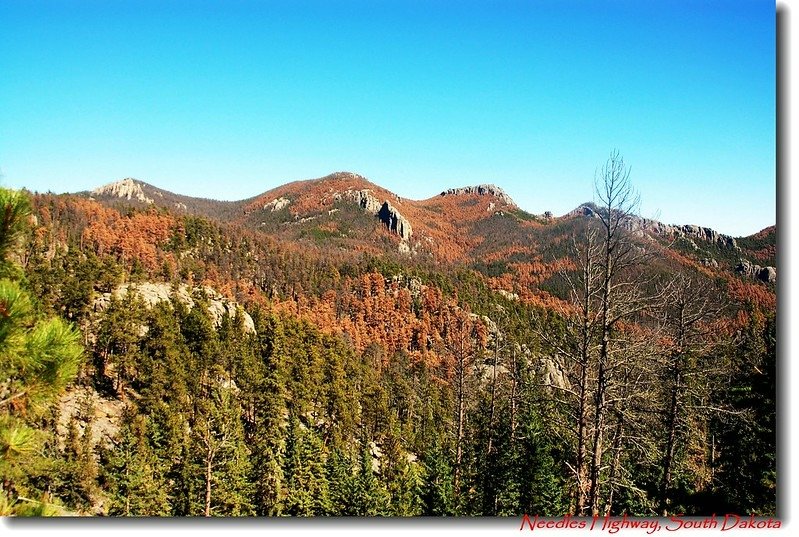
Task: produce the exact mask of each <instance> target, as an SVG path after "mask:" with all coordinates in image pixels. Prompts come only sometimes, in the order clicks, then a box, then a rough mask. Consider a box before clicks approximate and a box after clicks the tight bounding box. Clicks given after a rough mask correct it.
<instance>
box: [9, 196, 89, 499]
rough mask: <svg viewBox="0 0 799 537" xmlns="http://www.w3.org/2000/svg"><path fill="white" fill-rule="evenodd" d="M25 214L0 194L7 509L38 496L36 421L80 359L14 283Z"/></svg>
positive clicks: (56, 324)
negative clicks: (32, 475)
mask: <svg viewBox="0 0 799 537" xmlns="http://www.w3.org/2000/svg"><path fill="white" fill-rule="evenodd" d="M29 210H30V204H29V202H28V199H27V197H26V196H25V195H24V194H22V193H20V192H15V191H11V190H7V189H3V188H0V278H1V279H0V379H3V380H0V496H3V497H5V498H6V499H7V501H8V502H9V504H14V503H15V501H16V500H15V499H16V497H17V496H18V495H20V494H26V495H29V496H31V495H36V494H37V492H36V491H35V490H31V489H30V488H29V485H28V483H27V472H28V470H27V469H26V468H29V467H30V466H32V459H36V458H39V457H41V455H40V449H41V446H42V443H43V440H44V437H45V435H46V433H45V432H44V431H41V430H38V429H37V423H36V418H37V417H38V416H40V415H42V414H43V413H44V412H45V411H46V410H47V408H48V407H49V406H50V405H51V404H52V403H53V401H54V400H55V398H56V397H57V396H58V394H59V393H60V392H61V391H62V390H64V388H65V387H66V386H67V385H68V384H69V383H70V382H71V381H72V380H73V379H74V378H75V376H76V374H77V372H78V367H79V364H80V362H81V359H82V353H83V350H82V348H81V346H80V344H79V341H80V337H79V334H78V333H77V331H75V330H74V329H73V328H72V327H71V326H69V325H68V324H67V323H65V322H64V321H62V320H61V319H58V318H45V319H43V318H40V317H39V316H38V315H37V314H36V311H35V309H34V307H33V305H32V303H31V299H30V297H29V296H28V294H27V293H26V292H25V291H24V290H23V289H22V287H21V286H20V284H19V283H18V282H17V281H13V280H18V279H19V278H20V277H21V269H20V268H19V267H18V266H17V265H16V264H15V263H14V261H13V259H14V256H15V255H16V253H17V247H18V244H19V240H20V239H21V237H22V235H23V233H24V232H25V230H26V226H27V222H28V220H27V217H28V214H29ZM45 511H46V509H45ZM20 512H21V511H20ZM42 512H44V511H42Z"/></svg>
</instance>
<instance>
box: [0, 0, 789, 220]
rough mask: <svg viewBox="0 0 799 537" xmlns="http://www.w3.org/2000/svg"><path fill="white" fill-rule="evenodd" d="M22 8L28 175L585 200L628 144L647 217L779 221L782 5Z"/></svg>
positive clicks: (8, 45) (179, 188)
mask: <svg viewBox="0 0 799 537" xmlns="http://www.w3.org/2000/svg"><path fill="white" fill-rule="evenodd" d="M0 21H1V23H2V31H0V73H2V83H0V169H2V173H3V174H4V178H3V179H2V180H1V181H2V182H3V183H4V184H5V185H7V186H12V187H21V186H25V187H27V188H29V189H31V190H37V191H48V190H52V191H54V192H64V191H77V190H84V189H90V188H93V187H95V186H98V185H100V184H103V183H107V182H110V181H112V180H116V179H120V178H123V177H136V178H138V179H141V180H144V181H147V182H150V183H153V184H155V185H156V186H159V187H161V188H165V189H168V190H172V191H176V192H179V193H185V194H189V195H195V196H203V197H216V198H220V199H239V198H244V197H249V196H252V195H255V194H258V193H261V192H263V191H265V190H268V189H270V188H273V187H275V186H278V185H280V184H282V183H285V182H288V181H292V180H297V179H307V178H313V177H319V176H322V175H326V174H327V173H329V172H332V171H337V170H349V171H355V172H358V173H361V174H363V175H366V176H367V177H369V178H370V179H371V180H373V181H374V182H376V183H379V184H381V185H383V186H385V187H386V188H388V189H390V190H392V191H394V192H396V193H398V194H400V195H402V196H404V197H409V198H414V199H422V198H427V197H430V196H432V195H435V194H437V193H439V192H440V191H441V190H444V189H445V188H449V187H453V186H463V185H466V184H475V183H483V182H493V183H496V184H498V185H500V186H502V187H503V188H505V190H507V191H508V193H509V194H510V195H511V196H512V197H513V198H514V199H515V200H516V201H517V203H519V205H521V206H522V207H523V208H524V209H526V210H528V211H531V212H534V213H541V212H543V211H546V210H551V211H553V212H554V213H555V214H562V213H565V212H567V211H569V210H571V209H572V208H574V207H575V206H576V205H577V204H579V203H580V202H583V201H586V200H590V199H591V197H592V187H591V182H592V179H593V175H594V171H595V169H596V168H597V167H598V166H600V165H601V164H602V162H603V161H604V160H605V159H606V158H607V155H608V154H609V152H610V151H611V150H612V149H613V148H617V149H618V150H619V151H621V153H622V154H623V155H624V157H625V160H626V161H627V162H628V163H629V164H630V165H631V166H632V178H633V181H634V183H635V185H636V186H637V187H638V189H639V190H640V192H641V197H642V200H643V203H642V214H643V215H644V216H659V218H660V219H661V220H663V221H665V222H668V223H696V224H702V225H707V226H711V227H714V228H716V229H718V230H719V231H722V232H724V233H729V234H733V235H745V234H750V233H753V232H756V231H758V230H759V229H761V228H763V227H765V226H768V225H772V224H774V223H775V219H776V217H775V211H776V209H775V207H776V183H775V156H774V155H775V45H774V43H775V7H774V3H773V2H768V1H753V0H750V1H745V2H741V1H734V0H733V1H715V2H703V1H697V0H681V1H658V2H654V1H652V2H650V1H640V0H626V1H603V2H600V1H594V2H576V1H569V0H566V1H556V0H549V1H546V2H534V1H519V2H506V1H494V2H490V1H485V2H469V1H466V2H464V1H460V2H449V1H440V2H422V1H411V0H407V1H403V2H389V1H378V0H375V1H371V2H367V1H363V2H354V1H351V2H321V1H320V2H265V1H264V2H242V1H238V2H236V1H224V2H223V1H220V2H188V1H186V2H174V1H164V2H115V1H99V0H97V1H78V2H68V1H63V2H31V1H15V0H3V1H2V2H0Z"/></svg>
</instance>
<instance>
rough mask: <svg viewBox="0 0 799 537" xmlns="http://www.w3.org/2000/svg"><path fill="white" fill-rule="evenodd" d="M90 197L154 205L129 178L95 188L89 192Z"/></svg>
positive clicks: (138, 185) (139, 186) (137, 184)
mask: <svg viewBox="0 0 799 537" xmlns="http://www.w3.org/2000/svg"><path fill="white" fill-rule="evenodd" d="M91 195H92V196H110V197H113V198H124V199H127V200H137V201H141V202H143V203H147V204H152V203H154V200H153V199H152V198H148V197H147V196H146V195H145V194H144V190H142V188H141V185H140V184H139V183H137V182H136V181H135V180H133V179H131V178H130V177H128V178H126V179H122V180H121V181H116V182H114V183H109V184H107V185H103V186H101V187H98V188H95V189H94V190H92V191H91Z"/></svg>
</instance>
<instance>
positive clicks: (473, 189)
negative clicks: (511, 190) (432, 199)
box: [441, 184, 516, 207]
mask: <svg viewBox="0 0 799 537" xmlns="http://www.w3.org/2000/svg"><path fill="white" fill-rule="evenodd" d="M469 194H474V195H477V196H494V197H495V198H497V199H498V200H500V201H501V202H502V203H504V204H505V205H510V206H513V207H516V202H514V201H513V199H511V197H510V196H509V195H508V194H507V193H506V192H505V191H504V190H502V189H501V188H499V187H498V186H496V185H492V184H483V185H475V186H463V187H460V188H450V189H449V190H445V191H444V192H442V193H441V195H442V196H464V195H469Z"/></svg>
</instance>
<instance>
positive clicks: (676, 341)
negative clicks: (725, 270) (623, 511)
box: [658, 274, 722, 516]
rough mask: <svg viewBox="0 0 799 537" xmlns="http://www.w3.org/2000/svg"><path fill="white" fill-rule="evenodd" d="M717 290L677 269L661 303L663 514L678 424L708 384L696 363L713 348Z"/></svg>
mask: <svg viewBox="0 0 799 537" xmlns="http://www.w3.org/2000/svg"><path fill="white" fill-rule="evenodd" d="M716 296H717V293H716V292H715V291H714V289H712V287H711V284H709V283H708V282H707V281H706V280H699V279H696V278H693V277H691V276H688V275H685V274H677V275H675V276H674V277H673V279H672V281H671V282H669V284H668V297H669V300H667V301H666V302H665V307H664V308H663V317H662V323H663V327H664V332H665V333H666V334H667V335H668V343H669V344H668V345H667V346H666V347H665V352H664V353H663V357H662V360H663V367H664V371H663V379H664V382H665V383H664V386H665V391H664V395H665V397H664V399H665V401H664V405H663V407H664V408H663V411H662V414H663V424H662V425H663V433H664V435H663V440H662V445H663V448H662V457H661V462H660V466H661V470H662V477H661V483H660V490H659V498H658V500H659V510H660V512H661V514H662V515H663V516H666V515H667V514H668V512H669V504H670V498H669V495H670V487H671V484H672V478H673V470H674V465H675V452H676V450H677V448H678V445H679V444H680V443H681V442H682V441H683V440H684V438H682V436H681V429H685V428H686V425H687V423H686V422H687V421H688V420H690V419H691V415H690V414H691V413H692V410H693V409H694V407H695V406H696V405H695V401H702V400H704V398H705V394H704V393H700V392H703V391H707V389H706V388H707V386H705V385H706V383H705V382H703V380H702V378H701V377H705V376H707V375H708V374H709V373H710V372H709V371H708V370H706V368H705V367H703V366H702V365H701V357H702V356H705V355H707V354H708V353H709V351H710V350H711V349H712V345H713V343H712V338H711V337H709V335H710V334H709V333H708V332H709V328H708V326H709V321H712V320H714V319H716V318H717V317H718V315H719V314H720V313H721V311H722V306H721V305H720V304H718V302H717V300H716V298H715V297H716Z"/></svg>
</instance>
